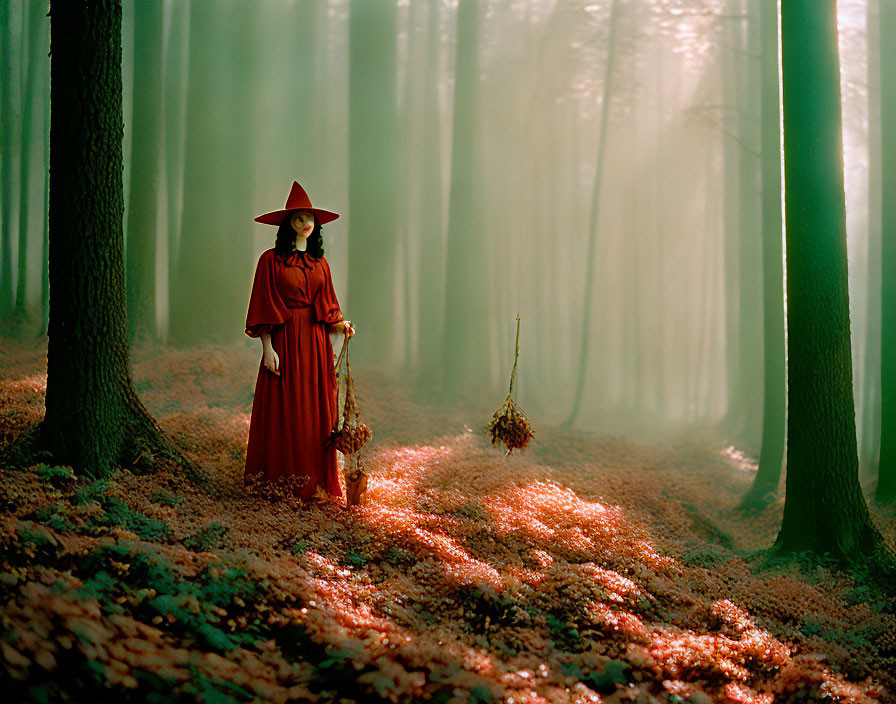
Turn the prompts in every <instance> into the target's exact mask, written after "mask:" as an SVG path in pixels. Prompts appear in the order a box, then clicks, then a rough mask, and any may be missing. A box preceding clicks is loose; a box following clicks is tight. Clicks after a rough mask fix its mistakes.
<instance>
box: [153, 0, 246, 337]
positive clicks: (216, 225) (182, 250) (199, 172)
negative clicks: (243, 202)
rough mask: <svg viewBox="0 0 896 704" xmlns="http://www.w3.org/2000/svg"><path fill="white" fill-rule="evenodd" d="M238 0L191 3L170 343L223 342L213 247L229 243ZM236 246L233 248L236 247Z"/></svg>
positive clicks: (219, 268)
mask: <svg viewBox="0 0 896 704" xmlns="http://www.w3.org/2000/svg"><path fill="white" fill-rule="evenodd" d="M230 11H231V7H230V3H229V2H228V3H218V2H216V3H212V2H209V0H196V1H195V2H191V3H190V32H189V37H190V39H189V52H190V55H189V60H188V77H187V86H188V90H187V112H186V140H185V147H184V151H185V153H184V171H183V209H182V212H181V227H180V233H181V234H180V243H179V244H180V246H179V251H178V254H177V269H176V271H174V272H173V274H174V275H173V277H172V282H171V301H170V302H171V318H170V326H169V334H168V339H169V343H170V344H173V345H179V346H187V345H194V344H198V343H202V342H206V341H221V339H222V337H224V336H225V335H226V334H227V331H226V330H225V329H224V327H223V307H224V306H223V299H222V296H220V295H209V291H215V292H218V293H220V292H221V291H222V290H223V288H222V287H223V286H224V285H225V280H224V279H225V275H224V272H225V270H226V267H227V264H226V263H225V257H221V256H219V255H217V253H216V254H214V255H213V256H210V255H211V254H212V252H213V251H214V246H211V247H210V246H209V242H216V241H217V242H220V243H224V242H227V240H226V239H223V237H224V235H223V233H224V232H225V225H226V224H225V215H224V212H225V207H226V206H225V198H226V195H227V192H226V188H225V180H226V179H225V176H224V173H223V171H224V168H225V165H226V160H225V154H226V153H227V151H228V150H229V149H230V148H231V146H232V145H229V144H228V143H227V139H226V137H227V135H226V134H225V127H226V124H227V120H225V119H222V117H221V112H220V111H221V109H222V104H223V103H224V102H225V101H224V100H223V96H225V95H226V93H227V89H226V83H227V81H228V80H229V74H228V68H229V67H228V65H227V64H228V62H229V57H228V56H227V45H226V32H225V31H224V29H225V25H226V15H227V13H229V12H230ZM222 52H223V54H222ZM228 244H229V243H228Z"/></svg>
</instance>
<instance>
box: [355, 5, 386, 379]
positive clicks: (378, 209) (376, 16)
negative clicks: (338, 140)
mask: <svg viewBox="0 0 896 704" xmlns="http://www.w3.org/2000/svg"><path fill="white" fill-rule="evenodd" d="M395 13H396V9H395V2H394V0H352V2H351V14H350V18H349V73H350V76H349V188H348V198H349V229H350V233H349V248H348V282H349V283H348V306H349V308H348V310H350V311H351V313H350V314H349V313H348V310H347V311H346V317H351V318H352V319H353V320H355V321H357V322H358V325H359V328H358V329H359V335H361V336H362V337H359V338H358V341H357V342H356V343H355V344H357V345H358V347H357V348H355V347H353V348H352V349H355V350H356V351H355V355H356V362H357V363H362V364H363V363H373V362H377V363H379V364H385V363H387V362H388V361H389V360H391V359H392V355H393V352H394V350H395V344H394V339H393V333H394V327H395V316H394V315H393V307H394V300H395V281H396V279H397V276H396V266H395V261H396V247H397V241H398V240H397V233H396V228H397V218H396V207H397V198H396V184H397V182H398V172H397V169H398V153H397V118H398V114H397V80H398V79H397V75H396V57H395V53H396V17H395ZM362 326H363V327H362Z"/></svg>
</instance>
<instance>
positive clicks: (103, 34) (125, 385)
mask: <svg viewBox="0 0 896 704" xmlns="http://www.w3.org/2000/svg"><path fill="white" fill-rule="evenodd" d="M50 18H51V22H50V47H51V55H52V58H51V66H50V92H51V104H52V108H51V124H50V213H49V218H50V253H49V276H50V291H51V298H50V322H49V345H48V350H47V396H46V416H45V418H44V420H43V422H42V423H41V424H40V425H38V426H36V427H35V429H33V431H32V432H30V433H27V434H25V436H23V438H22V441H21V442H20V443H19V444H18V445H17V446H16V447H15V448H13V450H12V453H13V456H15V457H19V458H22V457H26V458H31V459H33V458H35V457H42V458H43V457H46V455H47V453H48V454H49V459H51V460H52V461H53V462H56V463H59V464H68V465H71V466H72V467H73V468H74V469H75V470H76V471H77V472H81V473H85V474H89V475H94V476H103V475H105V474H107V473H108V472H109V471H110V470H111V469H112V468H113V467H114V466H115V465H118V464H128V465H132V466H134V467H136V468H138V469H151V468H153V467H154V466H157V463H158V461H164V462H165V463H170V464H172V465H173V464H174V463H180V464H182V465H183V466H185V467H187V468H188V469H190V470H192V469H195V468H194V467H192V466H191V465H190V464H189V463H188V462H187V461H186V460H185V459H184V458H183V457H181V456H180V455H179V453H178V452H177V451H176V450H174V449H173V448H172V447H171V446H170V445H169V444H168V442H167V440H166V439H165V437H164V435H163V434H162V432H161V430H160V429H159V427H158V426H157V424H156V423H155V421H154V420H153V418H152V417H151V416H150V415H149V413H148V412H147V411H146V409H145V408H144V407H143V404H142V403H141V402H140V400H139V398H138V397H137V394H136V392H135V391H134V387H133V385H132V383H131V376H130V363H129V358H128V343H127V336H126V323H125V300H124V256H123V245H124V234H123V229H122V219H123V214H124V196H123V184H122V144H121V143H122V136H123V124H122V105H121V101H122V98H121V95H122V94H121V2H120V0H103V1H99V2H97V1H90V2H88V1H87V0H54V1H53V3H52V5H51V8H50ZM40 451H42V454H37V453H38V452H40Z"/></svg>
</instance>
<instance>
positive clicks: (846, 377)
mask: <svg viewBox="0 0 896 704" xmlns="http://www.w3.org/2000/svg"><path fill="white" fill-rule="evenodd" d="M781 37H782V40H781V46H782V62H783V72H782V75H783V81H784V176H785V181H784V182H785V189H786V190H785V198H786V200H785V203H786V218H787V219H786V226H787V264H786V265H787V348H788V366H787V371H788V382H789V395H788V425H787V497H786V501H785V504H784V518H783V521H782V524H781V531H780V533H779V534H778V538H777V541H776V542H775V547H776V549H777V550H778V551H779V552H786V553H790V552H801V551H810V552H813V553H816V554H823V553H830V554H831V555H832V556H833V557H835V558H837V559H841V560H844V561H862V562H865V561H866V560H867V561H875V562H876V561H877V560H878V558H881V557H882V556H884V555H886V556H887V557H888V558H891V557H892V556H891V555H889V553H886V552H885V544H884V542H883V539H882V538H881V535H880V533H879V532H878V531H877V528H876V527H875V526H874V524H873V523H872V521H871V517H870V516H869V514H868V507H867V505H866V504H865V499H864V497H863V496H862V490H861V487H860V486H859V481H858V456H857V450H856V428H855V409H854V407H853V394H852V358H851V350H850V339H849V290H848V286H847V265H846V206H845V198H844V188H843V153H842V146H841V145H842V138H841V117H840V66H839V56H838V48H837V5H836V0H788V1H787V2H785V3H783V4H782V7H781Z"/></svg>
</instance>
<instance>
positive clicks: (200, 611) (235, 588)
mask: <svg viewBox="0 0 896 704" xmlns="http://www.w3.org/2000/svg"><path fill="white" fill-rule="evenodd" d="M113 562H114V563H116V565H117V566H116V565H113ZM110 565H112V566H113V567H114V570H110V569H109V567H110ZM78 572H81V573H82V574H84V575H85V576H86V577H87V578H86V580H85V582H84V586H83V587H82V588H81V590H79V591H80V592H81V593H82V594H83V595H84V596H86V597H93V598H96V599H97V600H98V601H99V602H100V604H101V605H102V607H103V608H104V609H105V610H106V611H109V612H119V613H120V612H122V611H123V609H124V607H123V606H122V605H121V604H119V603H118V599H119V597H121V596H125V597H130V598H131V602H130V603H131V604H132V610H133V613H134V615H135V617H137V618H142V619H143V620H146V621H152V620H153V619H156V617H157V616H161V617H163V620H162V622H161V624H160V626H161V627H167V628H169V629H170V630H171V631H172V632H174V633H176V634H178V635H181V636H184V637H190V638H193V639H195V640H197V641H198V642H200V643H202V644H204V645H205V646H207V647H209V648H211V649H213V650H218V651H226V650H232V649H233V648H236V647H238V646H240V645H251V644H253V643H254V642H255V641H257V640H259V639H260V638H261V632H260V630H259V629H258V627H257V626H256V625H255V624H252V623H249V624H247V626H246V627H245V628H242V629H240V631H239V632H237V631H236V629H234V628H231V629H230V630H229V631H225V630H224V627H222V625H221V623H222V621H226V620H227V619H228V618H233V617H235V616H237V615H239V614H240V613H244V612H245V611H246V601H247V600H249V601H251V600H252V599H253V597H254V596H255V594H256V592H257V589H258V587H257V585H256V584H255V582H253V581H251V580H249V579H247V575H246V572H245V571H244V570H242V569H235V568H227V567H226V566H222V565H220V564H215V565H210V566H208V567H206V568H205V569H204V570H203V571H202V572H201V573H200V574H198V575H197V576H196V577H195V578H193V579H191V580H189V581H187V580H185V579H183V578H182V577H181V575H180V574H179V573H178V572H177V571H176V570H174V569H173V568H172V567H171V565H170V564H169V563H168V562H167V560H165V559H164V558H163V557H162V556H161V555H157V554H155V553H152V552H149V551H145V550H133V549H131V548H130V547H129V546H128V545H126V544H119V545H104V546H101V547H98V548H96V549H95V550H93V551H92V552H91V553H90V554H89V555H88V556H87V558H86V559H84V560H83V562H82V563H81V565H79V567H78ZM221 609H223V610H225V611H227V615H226V616H222V615H220V610H221ZM156 620H157V619H156ZM164 624H167V625H164Z"/></svg>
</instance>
